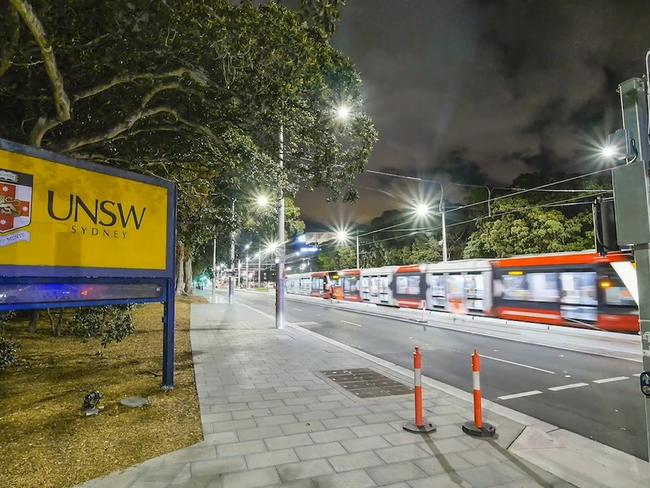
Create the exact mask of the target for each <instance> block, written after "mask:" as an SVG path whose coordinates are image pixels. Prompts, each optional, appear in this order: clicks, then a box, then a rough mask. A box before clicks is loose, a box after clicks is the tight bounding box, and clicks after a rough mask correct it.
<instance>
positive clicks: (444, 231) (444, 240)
mask: <svg viewBox="0 0 650 488" xmlns="http://www.w3.org/2000/svg"><path fill="white" fill-rule="evenodd" d="M440 217H441V221H442V222H441V224H442V260H443V261H447V257H448V255H447V221H446V220H445V190H444V188H443V186H442V183H440Z"/></svg>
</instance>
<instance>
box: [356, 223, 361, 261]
mask: <svg viewBox="0 0 650 488" xmlns="http://www.w3.org/2000/svg"><path fill="white" fill-rule="evenodd" d="M359 268H361V265H360V264H359V230H358V229H357V269H359Z"/></svg>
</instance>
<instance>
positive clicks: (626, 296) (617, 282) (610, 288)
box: [600, 276, 636, 307]
mask: <svg viewBox="0 0 650 488" xmlns="http://www.w3.org/2000/svg"><path fill="white" fill-rule="evenodd" d="M600 286H601V287H602V288H603V289H604V290H605V303H606V304H607V305H614V306H623V307H636V302H635V301H634V297H633V296H632V294H631V293H630V290H628V289H627V287H626V286H625V285H624V284H623V282H622V281H621V279H620V278H619V277H618V276H610V277H608V278H607V279H606V280H603V281H601V282H600Z"/></svg>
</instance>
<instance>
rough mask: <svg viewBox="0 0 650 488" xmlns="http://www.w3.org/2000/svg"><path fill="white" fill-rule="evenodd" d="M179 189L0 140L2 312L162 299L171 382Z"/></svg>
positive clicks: (167, 381) (169, 380)
mask: <svg viewBox="0 0 650 488" xmlns="http://www.w3.org/2000/svg"><path fill="white" fill-rule="evenodd" d="M175 230H176V188H175V185H174V184H173V183H171V182H168V181H166V180H163V179H160V178H154V177H150V176H145V175H140V174H137V173H132V172H129V171H124V170H119V169H116V168H113V167H108V166H103V165H99V164H95V163H90V162H86V161H79V160H76V159H71V158H68V157H66V156H62V155H60V154H55V153H51V152H48V151H43V150H40V149H37V148H33V147H28V146H23V145H20V144H16V143H12V142H9V141H5V140H3V139H0V311H2V310H30V309H43V308H60V307H80V306H93V305H111V304H131V303H144V302H162V303H164V304H165V309H164V310H165V311H164V343H163V385H164V386H165V387H171V386H172V385H173V344H174V294H175V293H174V275H175V270H174V264H175V259H174V257H175Z"/></svg>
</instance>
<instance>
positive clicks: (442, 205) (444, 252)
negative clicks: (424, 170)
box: [366, 169, 447, 261]
mask: <svg viewBox="0 0 650 488" xmlns="http://www.w3.org/2000/svg"><path fill="white" fill-rule="evenodd" d="M366 173H373V174H376V175H381V176H390V177H391V178H400V179H403V180H411V181H421V182H424V183H433V184H435V185H439V186H440V203H439V209H438V211H439V212H440V217H441V224H442V260H443V261H447V223H446V220H445V187H444V185H443V184H442V182H440V181H438V180H430V179H427V178H417V177H415V176H405V175H398V174H395V173H388V172H386V171H375V170H372V169H367V170H366ZM415 210H416V212H417V207H415Z"/></svg>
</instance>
